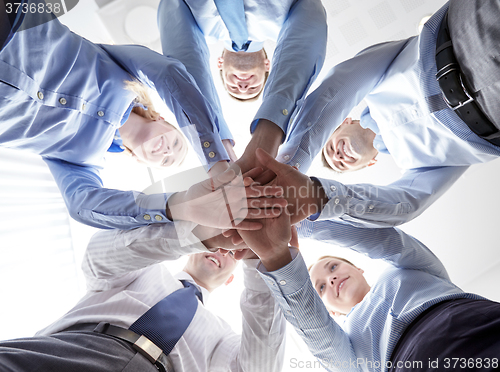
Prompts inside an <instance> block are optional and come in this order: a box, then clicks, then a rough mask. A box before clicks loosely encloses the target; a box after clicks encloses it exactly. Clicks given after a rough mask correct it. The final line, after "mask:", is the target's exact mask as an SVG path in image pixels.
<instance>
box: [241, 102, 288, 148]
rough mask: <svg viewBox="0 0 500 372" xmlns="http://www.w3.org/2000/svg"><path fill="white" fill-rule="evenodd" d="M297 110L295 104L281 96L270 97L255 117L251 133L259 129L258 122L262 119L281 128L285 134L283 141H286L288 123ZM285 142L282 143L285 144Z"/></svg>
mask: <svg viewBox="0 0 500 372" xmlns="http://www.w3.org/2000/svg"><path fill="white" fill-rule="evenodd" d="M294 109H295V102H293V101H291V100H289V99H287V98H285V97H280V96H268V97H266V98H265V99H264V101H263V102H262V105H261V106H260V108H259V111H257V114H256V115H255V117H254V119H253V121H252V125H251V126H250V132H251V133H253V132H254V131H255V128H256V127H257V121H258V120H261V119H266V120H269V121H272V122H273V123H274V124H276V125H277V126H278V127H280V128H281V130H282V131H283V133H284V134H285V135H284V136H283V140H284V139H285V136H286V133H287V129H288V123H289V121H290V118H291V116H292V113H293V110H294ZM283 140H282V141H281V142H283Z"/></svg>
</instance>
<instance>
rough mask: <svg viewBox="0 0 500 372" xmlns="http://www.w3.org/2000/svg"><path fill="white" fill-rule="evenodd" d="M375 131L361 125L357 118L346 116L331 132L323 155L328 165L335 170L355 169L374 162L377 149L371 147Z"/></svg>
mask: <svg viewBox="0 0 500 372" xmlns="http://www.w3.org/2000/svg"><path fill="white" fill-rule="evenodd" d="M374 138H375V133H374V132H372V131H371V130H370V129H365V128H363V127H361V125H360V123H359V120H352V119H351V118H347V119H345V120H344V122H343V123H342V124H341V125H340V126H339V127H338V128H337V129H336V130H335V132H333V134H332V135H331V136H330V138H329V139H328V141H327V142H326V145H325V146H324V147H323V155H324V156H325V159H326V161H327V163H328V165H329V166H330V167H331V168H332V169H333V170H335V171H337V172H350V171H355V170H358V169H361V168H364V167H367V166H371V165H373V164H375V163H376V161H377V160H376V159H375V157H376V156H377V154H378V151H377V150H376V149H375V147H373V140H374Z"/></svg>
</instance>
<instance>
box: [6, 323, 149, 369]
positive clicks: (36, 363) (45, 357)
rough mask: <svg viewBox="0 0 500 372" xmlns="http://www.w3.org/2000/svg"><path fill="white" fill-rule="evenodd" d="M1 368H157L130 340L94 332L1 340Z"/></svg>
mask: <svg viewBox="0 0 500 372" xmlns="http://www.w3.org/2000/svg"><path fill="white" fill-rule="evenodd" d="M0 371H2V372H158V369H157V368H156V367H155V366H154V365H153V364H151V362H149V361H148V360H147V359H146V358H145V357H144V356H143V355H142V354H140V353H137V352H136V351H135V350H134V349H133V347H132V345H131V344H129V343H127V342H125V341H121V340H119V339H116V338H114V337H111V336H107V335H103V334H99V333H94V332H61V333H56V334H54V335H51V336H40V337H30V338H24V339H17V340H10V341H3V342H0Z"/></svg>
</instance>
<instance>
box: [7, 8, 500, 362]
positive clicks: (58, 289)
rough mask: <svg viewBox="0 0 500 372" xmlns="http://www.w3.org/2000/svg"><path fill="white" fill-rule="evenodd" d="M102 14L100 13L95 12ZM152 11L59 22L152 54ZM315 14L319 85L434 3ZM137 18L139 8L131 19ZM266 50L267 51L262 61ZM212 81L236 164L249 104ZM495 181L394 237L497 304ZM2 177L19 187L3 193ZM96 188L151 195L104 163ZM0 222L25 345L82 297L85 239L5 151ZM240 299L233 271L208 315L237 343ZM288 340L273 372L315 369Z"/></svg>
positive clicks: (11, 317) (128, 165)
mask: <svg viewBox="0 0 500 372" xmlns="http://www.w3.org/2000/svg"><path fill="white" fill-rule="evenodd" d="M104 2H105V0H104V1H100V4H102V3H104ZM156 3H157V1H156V0H149V1H141V0H123V1H119V0H116V1H114V2H112V3H110V4H108V5H107V6H106V7H105V8H102V9H101V10H99V6H98V5H97V4H96V2H94V1H93V0H81V1H80V2H79V4H78V5H77V6H76V7H75V8H74V9H73V10H71V11H70V12H69V13H68V14H66V15H65V16H63V17H62V18H61V21H62V22H63V23H65V24H66V25H67V26H68V27H70V28H71V29H72V30H73V31H75V32H76V33H78V34H80V35H83V36H84V37H86V38H88V39H89V40H91V41H94V42H96V43H112V42H117V43H118V42H119V41H120V40H122V42H128V43H131V42H138V41H139V40H138V39H137V38H140V35H141V32H142V33H143V34H144V37H145V39H144V42H146V43H150V45H151V46H152V47H158V42H157V41H155V37H153V36H154V35H155V32H157V31H156V29H155V27H154V24H155V20H154V19H153V20H151V19H148V18H147V17H148V14H149V16H150V17H153V18H154V11H148V9H147V8H146V9H145V8H144V7H147V6H150V7H152V6H155V4H156ZM323 3H324V6H325V8H326V9H327V13H328V23H329V41H328V50H327V60H326V62H325V66H324V68H323V71H322V73H321V76H324V74H325V73H326V72H327V71H328V69H329V68H331V67H332V66H334V65H335V64H337V63H339V62H341V61H343V60H345V59H347V58H349V57H351V56H353V55H354V54H355V53H356V52H358V51H360V50H361V49H363V48H364V47H366V46H368V45H371V44H374V43H377V42H381V41H386V40H396V39H401V38H406V37H409V36H412V35H414V34H416V33H417V32H418V31H417V25H418V23H419V21H420V19H421V18H422V17H423V16H425V15H428V14H431V13H433V12H434V11H436V10H437V9H438V8H439V7H440V6H441V5H442V4H444V1H443V0H385V1H380V0H376V1H375V0H324V1H323ZM138 6H142V8H140V9H136V10H135V11H132V9H134V8H136V7H138ZM131 11H132V13H130V12H131ZM99 14H101V16H100V15H99ZM130 14H131V15H135V16H136V17H135V18H134V19H136V22H134V24H130V23H129V24H128V25H125V23H124V19H127V17H128V19H131V17H132V16H131V15H130ZM138 15H144V17H146V18H145V19H144V22H143V23H141V22H140V20H137V18H138ZM105 25H106V26H105ZM125 30H129V32H130V33H131V34H133V35H134V37H135V39H134V40H130V39H129V40H128V41H127V37H128V36H127V34H126V31H125ZM137 35H139V36H137ZM273 47H274V45H273V44H272V43H268V45H267V50H268V54H269V55H271V54H272V50H273ZM220 50H221V47H220V45H215V46H211V51H212V57H213V58H212V59H213V63H212V65H214V66H215V58H216V57H217V55H218V53H220ZM214 72H215V73H217V71H215V70H214ZM217 76H218V74H217V75H216V79H215V82H216V86H217V88H218V89H219V91H220V92H221V93H220V97H221V101H222V105H223V110H224V115H225V118H226V120H227V121H228V123H229V125H230V127H231V130H232V132H233V134H234V136H235V140H236V152H237V154H238V155H240V154H242V152H243V150H244V147H245V144H246V143H247V142H248V140H249V138H250V137H249V131H248V127H249V123H250V122H251V120H252V118H253V115H254V114H255V112H256V110H257V108H258V106H259V104H260V102H256V103H250V104H242V103H238V102H235V101H233V100H231V99H229V98H227V96H226V93H225V92H224V91H223V90H222V87H221V85H220V82H219V79H218V78H217ZM321 76H320V79H319V81H320V80H321ZM160 106H161V105H160ZM159 108H160V109H161V111H162V114H163V115H164V116H165V117H166V118H167V119H168V118H170V119H171V120H172V121H173V118H172V115H171V114H169V113H168V110H165V108H161V107H159ZM355 114H356V113H354V115H355ZM317 160H318V159H316V163H315V164H314V165H313V167H311V169H310V171H309V174H310V175H317V176H322V177H331V178H334V177H339V180H341V181H342V182H344V183H357V182H370V183H375V184H387V183H389V182H391V181H393V180H395V179H397V178H398V177H399V176H400V174H401V173H400V170H399V169H398V168H397V167H396V166H395V165H394V163H393V162H392V160H391V158H390V157H389V156H383V155H380V159H379V162H378V164H377V165H376V166H374V167H371V168H370V169H366V170H362V171H360V172H357V174H352V175H347V174H346V175H342V176H337V175H335V174H333V173H331V172H328V171H327V170H325V169H324V168H322V167H321V165H320V162H318V161H317ZM197 166H198V162H197V160H196V159H195V157H194V155H193V154H192V153H191V154H190V160H189V161H186V162H185V164H184V165H183V167H182V168H181V169H176V170H169V171H166V172H163V173H160V172H157V171H154V178H155V180H159V179H160V178H163V177H165V176H168V174H171V173H172V172H178V171H182V170H185V169H189V168H192V167H197ZM499 169H500V163H499V162H498V160H497V161H494V162H491V163H488V164H482V165H476V166H474V167H472V168H471V169H470V170H468V171H467V172H466V173H465V175H464V176H463V177H462V178H461V179H460V180H459V181H458V182H457V183H456V184H455V185H454V186H453V187H452V188H451V190H450V191H449V192H448V193H447V194H446V195H445V196H443V197H442V198H441V199H440V200H438V201H437V202H436V203H435V204H434V205H433V206H432V207H431V208H429V209H428V210H427V211H426V212H425V213H424V214H422V215H421V216H420V217H418V218H417V219H416V220H414V221H412V222H410V223H408V224H406V225H404V226H403V230H405V231H406V232H408V233H410V234H413V235H414V236H416V237H417V238H418V239H420V240H421V241H423V242H424V243H425V244H427V245H428V246H429V247H430V248H431V249H432V250H433V251H434V252H435V253H436V254H437V256H438V257H439V258H440V259H441V260H442V261H443V262H444V264H445V266H446V267H447V269H448V271H449V273H450V276H451V278H452V280H453V281H454V282H455V283H456V284H457V285H458V286H460V287H461V288H462V289H464V290H465V291H470V292H475V293H479V294H481V295H483V296H486V297H489V298H491V299H494V300H497V301H498V300H500V293H499V291H498V290H497V283H499V282H500V274H499V272H500V270H499V269H500V256H499V254H498V249H499V244H498V243H497V241H498V238H497V236H498V223H497V221H498V217H497V211H498V210H499V208H500V198H499V197H498V193H497V190H498V176H497V174H498V171H499ZM11 176H12V177H14V176H15V177H18V178H15V180H14V181H13V180H12V179H11V178H10V177H11ZM102 178H103V181H104V185H105V186H106V187H108V188H119V189H124V190H130V189H133V190H143V189H145V188H146V187H148V186H149V185H150V184H151V180H150V177H149V175H148V172H147V170H146V169H145V168H143V167H141V166H139V165H136V164H134V163H132V162H131V161H130V159H127V158H126V157H124V156H122V155H110V156H108V158H107V165H106V167H105V169H104V171H103V172H102ZM0 212H1V213H0V222H1V224H0V280H1V281H0V283H1V284H0V298H1V300H2V306H1V308H0V339H8V338H14V337H23V336H30V335H32V334H34V333H35V332H36V331H37V330H39V329H41V328H43V327H45V326H46V325H48V324H49V323H51V322H52V321H54V320H56V319H57V318H58V317H59V316H60V315H62V314H64V313H65V312H66V311H67V310H69V309H70V308H71V306H72V305H73V304H74V303H76V301H77V300H78V299H79V298H80V297H81V296H82V295H83V294H84V292H85V285H84V282H83V281H82V279H83V278H82V275H81V273H80V270H79V266H80V261H81V257H82V254H83V251H84V249H85V247H86V244H87V242H88V239H89V237H90V236H91V235H92V234H93V233H94V231H95V230H94V229H93V228H90V227H88V226H83V225H81V224H79V223H76V222H75V221H72V220H70V218H69V217H68V216H67V215H66V214H65V209H64V206H63V204H62V201H61V199H60V197H59V195H58V191H57V188H56V187H55V185H54V184H53V181H51V177H50V174H49V173H48V171H47V169H46V168H45V165H44V163H43V162H41V161H40V160H39V159H38V158H37V157H35V156H29V155H26V154H22V153H18V152H16V151H12V150H0ZM68 224H69V226H70V228H69V229H68ZM300 248H301V251H302V253H303V254H304V255H305V257H306V260H307V261H308V262H313V261H314V260H315V258H317V257H319V256H321V255H323V254H334V255H336V254H339V255H344V256H345V257H346V258H348V259H351V260H353V261H354V262H355V263H356V264H357V265H358V266H360V267H363V268H364V269H365V271H366V273H367V276H368V278H369V280H370V281H371V282H373V281H375V280H376V278H377V276H378V273H379V272H380V270H381V269H383V267H384V264H381V263H375V262H372V261H371V260H368V259H366V258H364V257H360V256H359V255H357V254H355V253H351V252H347V251H345V250H340V249H338V248H336V247H332V246H325V245H322V244H320V243H317V242H314V241H302V242H301V245H300ZM339 251H340V252H339ZM184 262H185V259H181V260H179V261H176V262H171V263H168V266H169V267H170V268H171V269H172V271H177V270H180V269H182V267H183V265H184ZM241 289H242V281H241V275H240V273H239V272H238V271H237V273H236V280H235V281H234V282H233V283H232V284H231V285H230V286H228V287H226V288H223V289H219V290H217V291H215V292H214V293H213V295H212V296H211V299H210V301H209V304H208V306H209V307H210V308H211V309H213V311H215V312H216V313H218V314H220V315H221V316H222V317H223V318H224V319H226V320H227V321H229V322H230V323H231V324H232V326H233V328H234V329H235V331H237V332H239V331H240V328H241V326H240V313H239V308H238V298H239V293H240V292H241ZM288 328H289V330H288V340H287V342H288V345H287V356H286V360H285V368H284V370H285V371H292V370H294V368H293V366H294V363H292V361H291V358H297V360H300V361H303V362H305V361H306V360H308V361H310V362H311V363H312V361H313V360H314V359H313V358H312V357H311V356H310V355H309V354H308V351H307V349H306V348H305V346H304V344H303V343H302V341H301V340H300V339H299V338H298V337H297V335H296V334H295V332H294V331H293V329H292V327H288ZM308 370H321V369H320V368H308Z"/></svg>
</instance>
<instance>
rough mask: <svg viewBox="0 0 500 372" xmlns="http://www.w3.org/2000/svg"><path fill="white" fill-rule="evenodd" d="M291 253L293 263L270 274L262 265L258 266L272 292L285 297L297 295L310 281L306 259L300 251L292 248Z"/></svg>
mask: <svg viewBox="0 0 500 372" xmlns="http://www.w3.org/2000/svg"><path fill="white" fill-rule="evenodd" d="M290 253H291V255H292V261H291V262H290V263H289V264H288V265H286V266H283V267H282V268H280V269H278V270H275V271H271V272H269V271H267V270H266V268H265V267H264V265H262V263H260V264H259V265H258V266H257V270H258V271H259V273H260V275H261V276H262V278H263V279H264V281H265V282H266V284H267V286H268V287H269V288H270V289H271V291H273V292H278V293H280V295H283V296H289V295H291V294H293V293H296V292H297V291H299V290H300V289H301V288H303V287H304V285H305V284H306V283H307V281H308V280H310V279H309V272H308V271H307V267H306V264H305V262H304V258H303V257H302V255H301V254H300V252H299V250H298V249H297V248H293V247H290Z"/></svg>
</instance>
